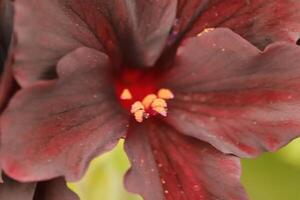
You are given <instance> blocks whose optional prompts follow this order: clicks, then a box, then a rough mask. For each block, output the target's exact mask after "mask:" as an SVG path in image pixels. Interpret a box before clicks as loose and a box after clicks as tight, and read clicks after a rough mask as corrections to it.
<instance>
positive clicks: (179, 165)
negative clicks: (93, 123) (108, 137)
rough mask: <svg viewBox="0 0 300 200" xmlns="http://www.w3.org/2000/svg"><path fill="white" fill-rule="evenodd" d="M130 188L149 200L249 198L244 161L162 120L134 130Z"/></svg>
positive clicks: (129, 149)
mask: <svg viewBox="0 0 300 200" xmlns="http://www.w3.org/2000/svg"><path fill="white" fill-rule="evenodd" d="M125 150H126V152H127V154H128V156H129V159H130V161H131V164H132V168H131V169H130V171H128V173H127V175H126V186H127V189H128V190H129V191H131V192H136V193H139V194H141V195H142V196H143V197H144V199H145V200H158V199H159V200H160V199H165V200H201V199H203V200H215V199H226V200H246V199H247V196H246V194H245V192H244V190H243V188H242V186H241V183H240V180H239V179H240V162H239V159H238V158H236V157H234V156H231V155H225V154H223V153H221V152H219V151H218V150H216V149H214V148H213V147H212V146H210V145H209V144H207V143H205V142H201V141H199V140H197V139H195V138H192V137H187V136H184V135H182V134H180V133H178V132H177V131H175V130H174V129H173V128H171V127H170V126H168V125H166V124H164V123H162V122H160V121H149V120H148V121H146V122H143V124H138V125H134V126H133V127H132V128H130V130H129V135H128V138H127V140H126V142H125Z"/></svg>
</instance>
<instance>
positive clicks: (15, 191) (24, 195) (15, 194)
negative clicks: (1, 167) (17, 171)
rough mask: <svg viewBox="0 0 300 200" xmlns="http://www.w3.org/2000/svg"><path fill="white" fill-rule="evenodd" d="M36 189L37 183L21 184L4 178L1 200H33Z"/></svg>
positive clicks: (0, 190)
mask: <svg viewBox="0 0 300 200" xmlns="http://www.w3.org/2000/svg"><path fill="white" fill-rule="evenodd" d="M35 188H36V183H19V182H16V181H14V180H12V179H10V178H8V177H6V176H4V183H1V184H0V199H1V200H33V197H34V191H35ZM41 200H42V199H41ZM57 200H58V199H57Z"/></svg>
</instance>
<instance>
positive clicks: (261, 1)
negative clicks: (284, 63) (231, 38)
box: [177, 0, 300, 49]
mask: <svg viewBox="0 0 300 200" xmlns="http://www.w3.org/2000/svg"><path fill="white" fill-rule="evenodd" d="M182 1H183V0H182ZM184 2H185V1H184ZM188 2H189V3H186V4H183V8H182V10H183V12H186V14H182V15H181V16H179V18H178V23H179V24H187V23H186V21H188V19H190V21H191V22H193V21H195V22H194V24H193V25H192V27H190V30H189V31H188V33H187V34H186V37H189V36H195V35H197V34H198V33H200V32H202V31H203V30H204V29H205V28H211V27H228V28H231V29H232V30H234V31H235V32H236V33H238V34H240V35H241V36H243V37H244V38H246V39H247V40H249V41H250V42H251V43H252V44H254V45H256V46H257V47H259V48H261V49H262V48H264V47H265V46H267V45H268V44H270V43H272V42H274V41H279V40H280V41H282V40H284V41H292V42H296V41H297V40H298V39H299V37H300V12H299V10H300V1H295V0H206V1H204V0H202V1H197V2H198V4H197V3H193V2H194V1H193V0H192V1H188ZM192 3H193V4H194V5H195V6H194V7H192V8H190V7H188V6H189V5H190V4H191V5H193V4H192ZM185 7H187V8H186V9H185V10H184V8H185ZM191 13H194V14H193V15H192V16H195V15H196V14H197V13H198V15H199V17H198V18H196V19H195V18H194V20H193V19H192V18H186V16H191ZM195 13H196V14H195ZM185 28H186V26H182V25H181V27H180V30H177V31H178V32H180V31H184V30H185Z"/></svg>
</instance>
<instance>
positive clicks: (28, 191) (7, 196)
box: [0, 175, 79, 200]
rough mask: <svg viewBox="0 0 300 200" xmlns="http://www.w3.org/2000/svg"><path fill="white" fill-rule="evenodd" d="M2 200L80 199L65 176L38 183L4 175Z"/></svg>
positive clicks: (1, 189) (0, 192)
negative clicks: (68, 184) (65, 179)
mask: <svg viewBox="0 0 300 200" xmlns="http://www.w3.org/2000/svg"><path fill="white" fill-rule="evenodd" d="M0 199H1V200H78V199H79V198H78V197H77V196H76V194H75V193H73V192H72V191H71V190H69V189H68V187H67V185H66V182H65V181H64V179H63V178H57V179H52V180H49V181H45V182H38V183H20V182H17V181H14V180H12V179H10V178H8V177H7V176H5V175H4V183H3V184H0Z"/></svg>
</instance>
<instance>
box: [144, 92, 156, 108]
mask: <svg viewBox="0 0 300 200" xmlns="http://www.w3.org/2000/svg"><path fill="white" fill-rule="evenodd" d="M155 99H157V96H156V95H155V94H148V95H147V96H146V97H145V98H144V99H143V101H142V103H143V105H144V107H145V108H146V109H148V108H149V107H150V106H151V104H152V102H153V101H154V100H155Z"/></svg>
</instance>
